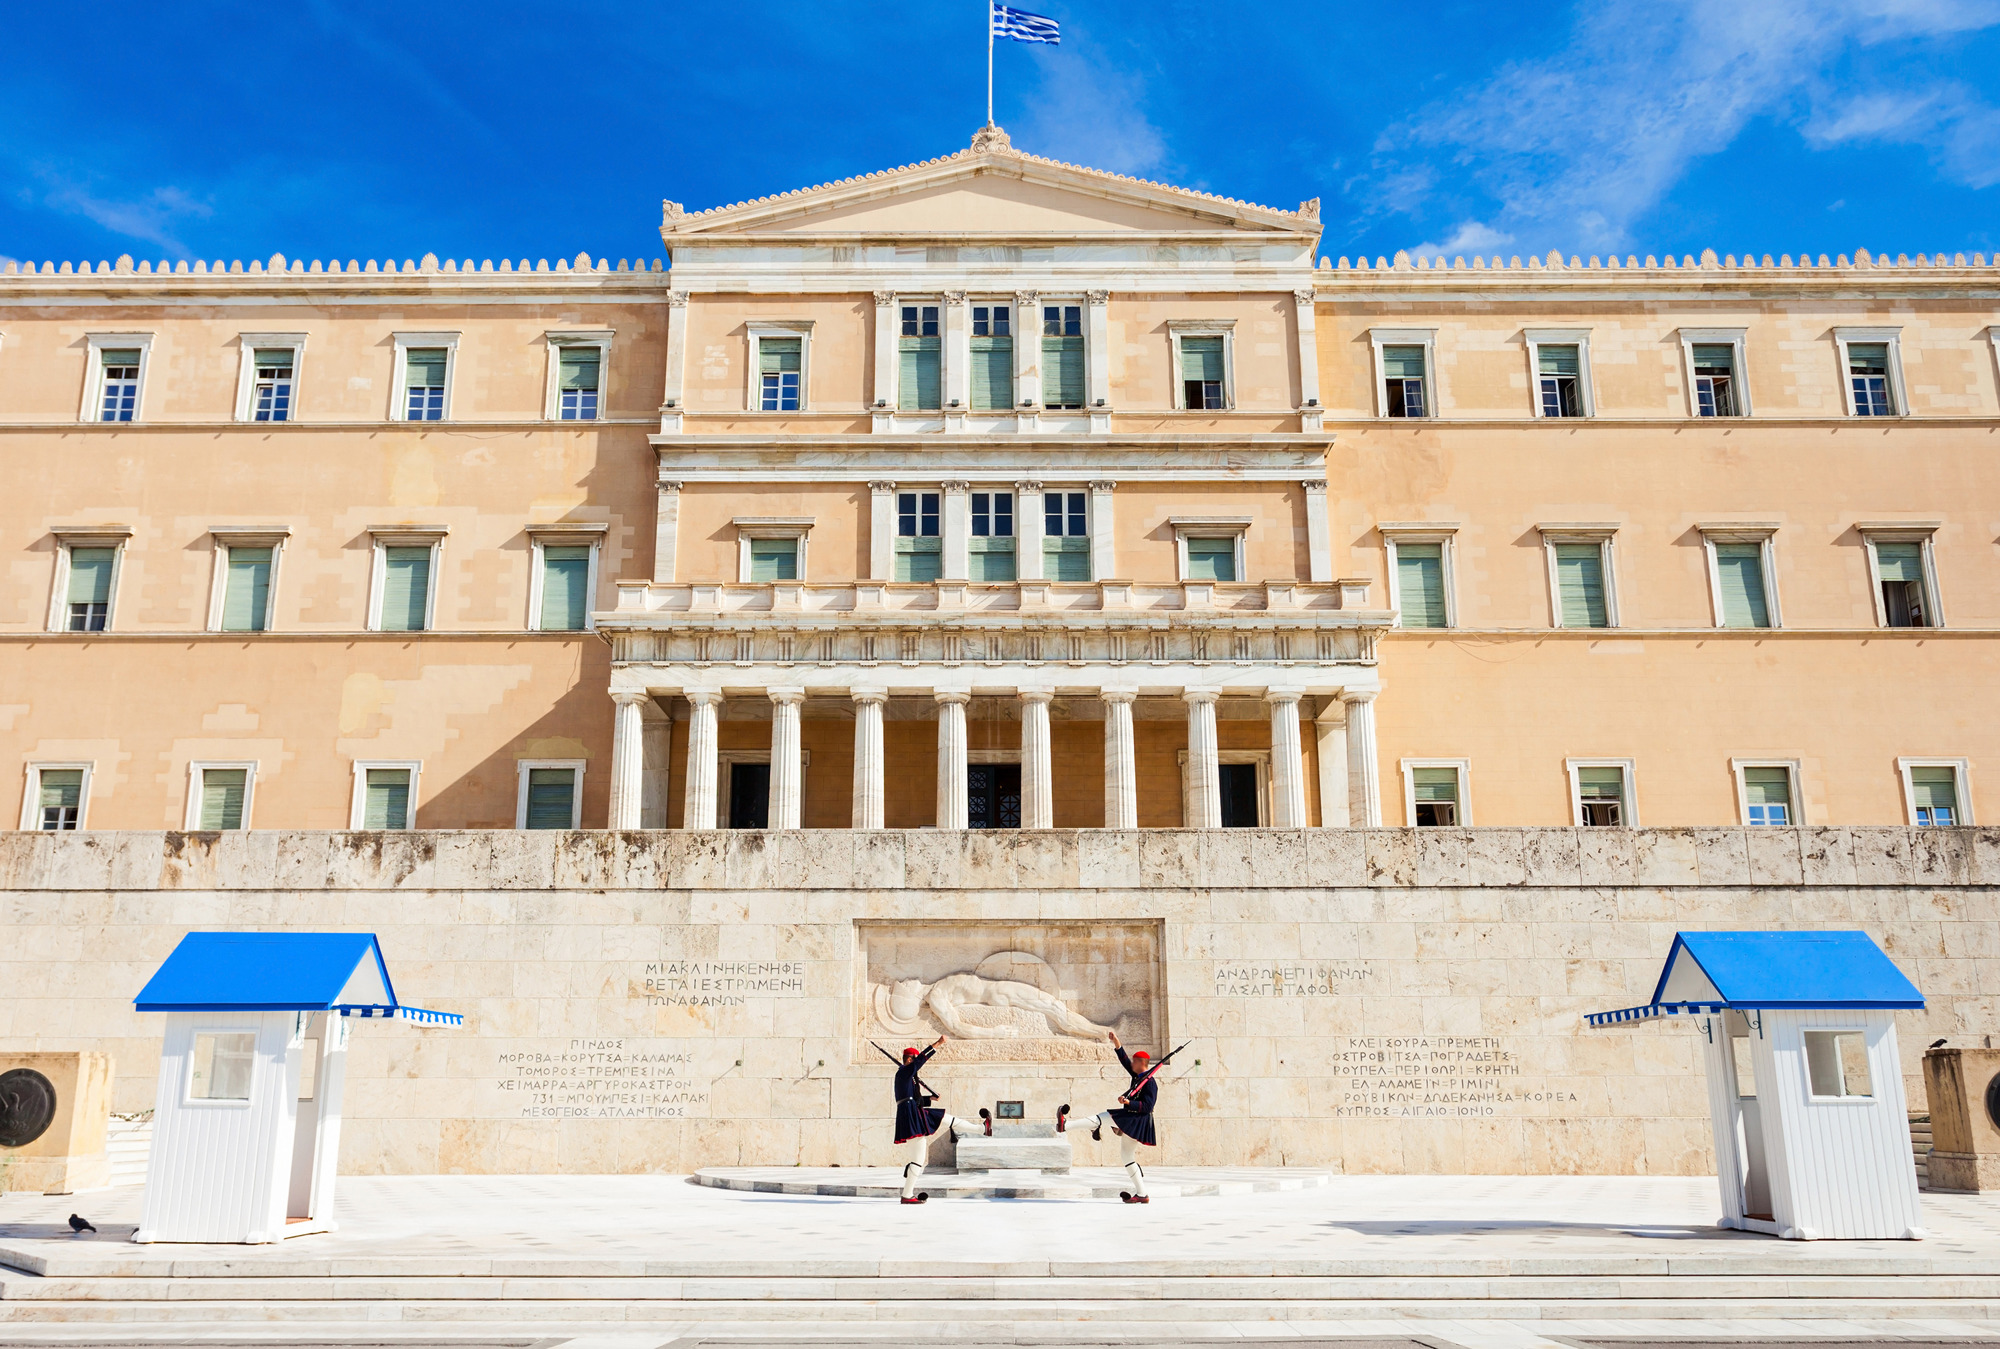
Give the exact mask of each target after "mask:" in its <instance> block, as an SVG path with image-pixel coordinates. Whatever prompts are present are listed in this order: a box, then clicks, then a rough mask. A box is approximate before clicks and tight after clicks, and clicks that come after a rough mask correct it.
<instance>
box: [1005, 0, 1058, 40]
mask: <svg viewBox="0 0 2000 1349" xmlns="http://www.w3.org/2000/svg"><path fill="white" fill-rule="evenodd" d="M993 36H994V37H1010V38H1013V39H1014V41H1016V42H1047V43H1049V44H1051V45H1060V44H1061V43H1062V25H1060V24H1058V23H1057V22H1056V21H1055V20H1054V19H1051V18H1049V17H1048V16H1047V15H1043V14H1030V13H1028V11H1027V10H1025V9H1014V8H1012V7H1010V6H1008V5H1001V4H995V5H994V6H993Z"/></svg>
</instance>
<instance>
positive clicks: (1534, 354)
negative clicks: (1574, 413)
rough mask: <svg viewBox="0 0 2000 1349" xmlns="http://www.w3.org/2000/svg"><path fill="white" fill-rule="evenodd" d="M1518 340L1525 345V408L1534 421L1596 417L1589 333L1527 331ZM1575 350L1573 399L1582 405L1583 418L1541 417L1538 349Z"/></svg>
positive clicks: (1572, 330) (1544, 330)
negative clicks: (1526, 357)
mask: <svg viewBox="0 0 2000 1349" xmlns="http://www.w3.org/2000/svg"><path fill="white" fill-rule="evenodd" d="M1522 336H1523V338H1524V339H1525V340H1526V342H1527V345H1528V395H1529V398H1530V400H1531V401H1530V403H1529V406H1530V408H1531V410H1532V411H1533V414H1534V417H1535V419H1536V420H1537V421H1563V422H1567V421H1581V420H1584V419H1585V418H1589V417H1595V416H1596V415H1597V390H1596V387H1595V385H1596V381H1595V380H1594V379H1592V377H1591V372H1590V329H1588V328H1527V329H1523V330H1522ZM1545 346H1549V347H1567V346H1574V347H1575V348H1576V396H1577V401H1578V402H1579V403H1581V404H1582V405H1583V417H1544V416H1543V415H1542V348H1543V347H1545Z"/></svg>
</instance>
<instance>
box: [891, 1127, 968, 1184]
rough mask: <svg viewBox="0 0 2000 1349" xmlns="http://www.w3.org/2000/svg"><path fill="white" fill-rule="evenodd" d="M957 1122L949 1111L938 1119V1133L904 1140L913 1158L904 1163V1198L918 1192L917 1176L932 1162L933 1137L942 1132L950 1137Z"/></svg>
mask: <svg viewBox="0 0 2000 1349" xmlns="http://www.w3.org/2000/svg"><path fill="white" fill-rule="evenodd" d="M956 1123H958V1120H957V1119H956V1118H955V1117H954V1116H952V1115H951V1114H949V1113H947V1114H946V1115H945V1117H944V1118H943V1119H941V1120H939V1121H938V1127H937V1132H936V1133H933V1134H931V1135H930V1137H928V1138H912V1139H908V1140H906V1141H905V1142H904V1144H903V1146H904V1147H906V1148H908V1149H909V1150H910V1153H911V1160H910V1161H908V1162H905V1163H904V1164H903V1198H905V1199H909V1198H912V1197H914V1196H915V1195H916V1193H917V1178H918V1177H919V1176H921V1175H923V1173H924V1168H925V1167H926V1166H928V1165H929V1164H930V1159H931V1139H933V1138H936V1137H938V1136H939V1135H940V1134H942V1135H944V1136H945V1137H950V1135H951V1126H952V1125H954V1124H956Z"/></svg>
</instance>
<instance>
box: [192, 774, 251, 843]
mask: <svg viewBox="0 0 2000 1349" xmlns="http://www.w3.org/2000/svg"><path fill="white" fill-rule="evenodd" d="M249 777H250V772H249V770H248V769H244V768H204V769H202V770H201V821H200V827H201V828H203V829H241V828H242V827H243V789H244V784H245V783H246V782H247V781H248V780H249Z"/></svg>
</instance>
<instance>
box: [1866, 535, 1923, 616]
mask: <svg viewBox="0 0 2000 1349" xmlns="http://www.w3.org/2000/svg"><path fill="white" fill-rule="evenodd" d="M1929 543H1930V540H1929V537H1928V536H1925V537H1924V538H1923V539H1899V538H1881V537H1871V538H1870V539H1869V553H1870V555H1871V558H1872V561H1873V565H1874V569H1875V589H1876V597H1877V598H1876V609H1875V614H1876V618H1877V619H1878V620H1879V621H1880V623H1881V625H1882V626H1883V627H1885V628H1935V627H1938V626H1940V625H1939V623H1938V614H1937V605H1936V603H1935V602H1934V592H1933V590H1932V588H1931V584H1930V576H1931V571H1930V567H1929V565H1928V563H1929V561H1930V558H1929V556H1928V554H1929V551H1930V549H1929Z"/></svg>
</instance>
